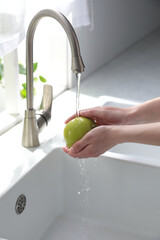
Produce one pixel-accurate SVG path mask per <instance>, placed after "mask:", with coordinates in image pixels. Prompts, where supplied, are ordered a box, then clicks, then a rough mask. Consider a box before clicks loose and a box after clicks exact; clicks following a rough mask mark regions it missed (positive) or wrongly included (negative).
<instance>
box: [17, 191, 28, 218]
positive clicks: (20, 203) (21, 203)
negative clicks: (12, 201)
mask: <svg viewBox="0 0 160 240" xmlns="http://www.w3.org/2000/svg"><path fill="white" fill-rule="evenodd" d="M25 207H26V196H25V195H24V194H21V195H20V196H19V197H18V199H17V202H16V206H15V210H16V213H17V214H21V213H22V212H23V211H24V209H25Z"/></svg>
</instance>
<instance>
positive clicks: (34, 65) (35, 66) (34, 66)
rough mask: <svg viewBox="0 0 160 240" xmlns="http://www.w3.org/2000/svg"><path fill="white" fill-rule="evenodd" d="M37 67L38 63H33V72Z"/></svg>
mask: <svg viewBox="0 0 160 240" xmlns="http://www.w3.org/2000/svg"><path fill="white" fill-rule="evenodd" d="M37 67H38V63H37V62H36V63H33V72H35V71H36V70H37Z"/></svg>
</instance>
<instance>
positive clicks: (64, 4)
mask: <svg viewBox="0 0 160 240" xmlns="http://www.w3.org/2000/svg"><path fill="white" fill-rule="evenodd" d="M57 9H58V11H60V12H62V13H63V14H64V15H65V16H68V15H69V14H71V16H72V25H73V27H75V28H77V27H83V26H90V29H92V28H93V2H92V0H60V1H57Z"/></svg>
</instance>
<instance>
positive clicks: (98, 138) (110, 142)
mask: <svg viewBox="0 0 160 240" xmlns="http://www.w3.org/2000/svg"><path fill="white" fill-rule="evenodd" d="M118 143H119V137H118V134H117V131H116V126H99V127H96V128H94V129H92V130H91V131H90V132H88V133H87V134H86V135H85V136H84V137H83V138H82V139H81V140H79V141H78V142H76V143H75V144H74V145H73V146H72V147H71V148H70V149H69V148H67V147H65V148H63V150H64V152H66V153H67V154H69V155H70V156H72V157H74V158H87V157H98V156H99V155H101V154H102V153H104V152H105V151H107V150H108V149H110V148H112V147H113V146H115V145H116V144H118Z"/></svg>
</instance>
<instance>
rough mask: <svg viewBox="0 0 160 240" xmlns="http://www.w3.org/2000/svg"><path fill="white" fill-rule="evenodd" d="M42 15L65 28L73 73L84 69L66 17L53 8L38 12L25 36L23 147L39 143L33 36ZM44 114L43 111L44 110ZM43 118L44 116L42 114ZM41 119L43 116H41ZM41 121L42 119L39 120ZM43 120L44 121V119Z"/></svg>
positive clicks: (72, 31)
mask: <svg viewBox="0 0 160 240" xmlns="http://www.w3.org/2000/svg"><path fill="white" fill-rule="evenodd" d="M43 17H51V18H54V19H55V20H57V21H58V22H59V23H60V24H61V26H62V27H63V29H64V30H65V32H66V34H67V37H68V40H69V43H70V47H71V53H72V64H71V69H72V71H73V72H75V73H81V72H83V71H84V64H83V60H82V57H81V54H80V47H79V42H78V39H77V36H76V33H75V31H74V29H73V27H72V25H71V24H70V22H69V21H68V20H67V18H66V17H65V16H64V15H63V14H61V13H59V12H56V11H54V10H50V9H45V10H42V11H40V12H38V13H37V14H36V15H35V16H34V18H33V19H32V21H31V23H30V24H29V27H28V31H27V36H26V70H27V72H26V83H27V110H26V111H25V119H24V128H23V137H22V145H23V146H25V147H37V146H38V145H39V138H38V131H39V129H40V128H41V129H42V124H39V120H38V124H37V120H36V117H35V115H36V112H35V110H34V106H33V38H34V33H35V30H36V27H37V25H38V23H39V21H40V20H41V19H42V18H43ZM44 115H46V114H45V112H44ZM44 118H45V116H44ZM41 119H43V117H41ZM40 122H41V123H42V122H43V121H40ZM44 122H45V121H44Z"/></svg>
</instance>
